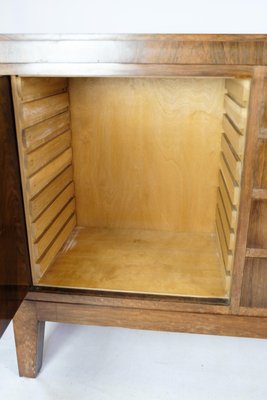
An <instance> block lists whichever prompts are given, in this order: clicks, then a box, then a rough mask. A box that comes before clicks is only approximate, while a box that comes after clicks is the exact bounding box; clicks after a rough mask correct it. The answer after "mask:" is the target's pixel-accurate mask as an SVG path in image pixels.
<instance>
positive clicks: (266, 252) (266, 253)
mask: <svg viewBox="0 0 267 400" xmlns="http://www.w3.org/2000/svg"><path fill="white" fill-rule="evenodd" d="M246 257H255V258H267V249H254V248H247V250H246Z"/></svg>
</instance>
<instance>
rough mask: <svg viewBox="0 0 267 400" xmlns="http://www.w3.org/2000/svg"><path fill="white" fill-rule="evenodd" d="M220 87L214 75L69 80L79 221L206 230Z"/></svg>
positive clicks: (210, 225)
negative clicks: (200, 77)
mask: <svg viewBox="0 0 267 400" xmlns="http://www.w3.org/2000/svg"><path fill="white" fill-rule="evenodd" d="M223 93H224V81H223V80H220V79H208V80H206V79H71V80H70V102H71V110H72V113H71V115H72V132H73V136H72V140H73V163H74V179H75V191H76V200H77V219H78V224H79V225H85V226H99V227H101V226H104V227H112V228H133V229H165V230H175V231H182V232H213V231H214V214H215V205H216V187H217V180H218V175H217V171H218V163H219V151H220V134H221V118H222V112H223V109H222V107H223ZM81 98H82V101H81ZM100 99H101V101H100ZM207 160H209V162H207ZM207 204H209V207H207Z"/></svg>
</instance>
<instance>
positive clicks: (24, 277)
mask: <svg viewBox="0 0 267 400" xmlns="http://www.w3.org/2000/svg"><path fill="white" fill-rule="evenodd" d="M30 283H31V275H30V264H29V256H28V246H27V235H26V227H25V218H24V209H23V201H22V192H21V184H20V172H19V161H18V154H17V145H16V132H15V122H14V113H13V105H12V94H11V85H10V78H9V77H3V76H2V77H0V337H1V335H2V334H3V332H4V330H5V328H6V327H7V325H8V323H9V321H10V320H11V319H12V318H13V316H14V314H15V312H16V311H17V309H18V307H19V305H20V303H21V301H22V300H23V298H24V297H25V295H26V293H27V291H28V287H29V285H30Z"/></svg>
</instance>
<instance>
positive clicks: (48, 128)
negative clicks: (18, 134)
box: [22, 111, 70, 151]
mask: <svg viewBox="0 0 267 400" xmlns="http://www.w3.org/2000/svg"><path fill="white" fill-rule="evenodd" d="M69 126H70V115H69V112H68V111H65V112H63V113H61V114H58V115H55V116H53V117H51V118H48V119H46V120H44V121H42V122H39V123H38V124H36V125H33V126H31V127H29V128H26V129H24V130H23V131H22V136H23V138H22V140H23V144H24V146H25V147H26V149H27V151H32V150H34V149H35V148H37V147H39V146H41V145H43V144H44V143H46V142H47V141H49V140H51V139H53V138H55V137H57V136H58V135H60V134H61V133H63V132H65V131H67V130H68V129H69Z"/></svg>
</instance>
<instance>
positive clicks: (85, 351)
mask: <svg viewBox="0 0 267 400" xmlns="http://www.w3.org/2000/svg"><path fill="white" fill-rule="evenodd" d="M0 398H1V399H3V400H13V399H14V400H24V399H25V400H26V399H27V400H31V399H34V400H36V399H38V400H48V399H49V400H50V399H51V400H54V399H55V400H60V399H64V400H68V399H74V400H76V399H77V400H83V399H92V400H113V399H116V400H120V399H123V400H131V399H138V400H143V399H145V400H150V399H153V400H161V399H162V400H179V399H181V400H189V399H190V400H191V399H196V400H202V399H205V400H209V399H211V400H220V399H222V400H225V399H227V400H232V399H233V400H239V399H240V400H247V399H248V400H261V399H262V400H266V399H267V340H259V339H240V338H232V337H230V338H229V337H228V338H223V337H218V336H217V337H216V336H202V335H190V334H179V333H162V332H150V331H134V330H127V329H115V328H101V327H83V326H76V325H64V324H55V323H47V324H46V336H45V350H44V362H43V368H42V370H41V372H40V374H39V376H38V378H37V379H25V378H19V377H18V373H17V365H16V356H15V345H14V338H13V330H12V326H10V327H9V328H8V330H7V332H6V333H5V335H4V336H3V338H2V340H1V342H0Z"/></svg>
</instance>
